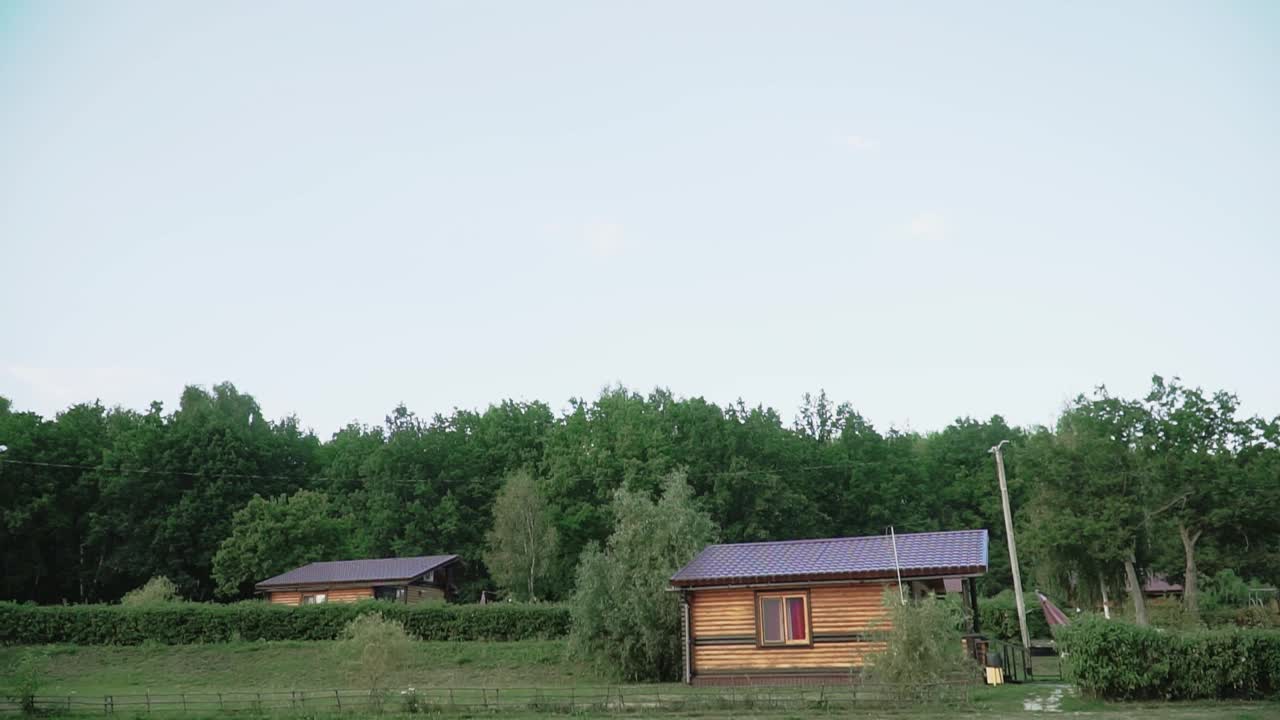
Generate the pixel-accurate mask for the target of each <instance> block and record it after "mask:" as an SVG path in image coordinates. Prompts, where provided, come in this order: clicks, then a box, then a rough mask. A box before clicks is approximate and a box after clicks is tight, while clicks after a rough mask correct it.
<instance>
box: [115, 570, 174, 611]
mask: <svg viewBox="0 0 1280 720" xmlns="http://www.w3.org/2000/svg"><path fill="white" fill-rule="evenodd" d="M181 600H182V597H181V596H179V595H178V586H177V585H174V584H173V581H172V580H170V579H169V578H167V577H165V576H163V575H160V576H158V577H153V578H151V579H150V580H148V581H147V582H146V584H145V585H143V586H142V587H140V588H135V589H133V590H130V591H129V592H127V593H125V594H124V597H122V598H120V604H121V605H146V604H148V603H164V602H179V601H181Z"/></svg>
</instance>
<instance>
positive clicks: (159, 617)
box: [0, 600, 570, 645]
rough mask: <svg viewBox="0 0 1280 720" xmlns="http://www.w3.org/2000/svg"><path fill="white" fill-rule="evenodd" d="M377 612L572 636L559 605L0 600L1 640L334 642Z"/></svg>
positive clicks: (530, 635) (408, 621)
mask: <svg viewBox="0 0 1280 720" xmlns="http://www.w3.org/2000/svg"><path fill="white" fill-rule="evenodd" d="M369 612H380V613H382V615H383V617H385V618H387V619H390V620H398V621H399V622H401V623H403V624H404V626H405V629H406V630H408V631H409V634H411V635H413V636H414V637H416V638H418V639H420V640H526V639H546V638H559V637H564V636H566V635H568V633H569V623H570V620H569V611H568V609H567V608H565V607H563V606H560V605H550V604H537V605H516V604H506V603H504V604H497V605H444V604H438V605H396V604H393V603H388V602H380V601H374V600H371V601H367V602H359V603H350V604H340V603H330V604H325V605H306V606H302V607H287V606H282V605H272V604H270V603H265V602H242V603H235V604H232V605H219V604H214V603H190V602H176V603H156V604H149V605H144V606H134V607H130V606H125V605H50V606H37V605H19V604H16V603H6V602H0V645H38V644H46V643H74V644H77V645H139V644H142V643H144V642H156V643H161V644H165V645H183V644H188V643H211V642H226V641H228V640H236V639H239V640H332V639H334V638H337V637H339V636H340V635H341V633H342V629H343V627H345V626H346V624H347V623H348V622H350V621H351V620H352V619H353V618H355V617H356V616H358V615H362V614H364V613H369Z"/></svg>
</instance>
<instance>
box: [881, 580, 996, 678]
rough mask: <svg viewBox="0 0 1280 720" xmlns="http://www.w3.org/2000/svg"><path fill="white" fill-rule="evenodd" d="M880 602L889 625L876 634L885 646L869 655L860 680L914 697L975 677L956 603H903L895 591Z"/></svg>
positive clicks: (973, 665)
mask: <svg viewBox="0 0 1280 720" xmlns="http://www.w3.org/2000/svg"><path fill="white" fill-rule="evenodd" d="M884 605H885V607H886V608H887V609H888V616H887V618H886V621H885V624H886V625H887V627H886V628H885V629H883V630H877V631H876V633H875V634H876V639H877V641H879V642H882V643H884V647H883V649H881V650H878V651H877V652H874V653H871V654H870V655H868V656H867V665H866V668H865V670H864V671H863V673H862V679H863V680H864V681H866V682H868V683H871V684H875V685H883V686H886V687H890V688H895V690H894V691H893V692H895V693H898V694H900V695H901V697H900V699H902V700H913V699H920V698H927V697H928V695H927V694H924V695H922V694H921V692H920V689H921V688H929V687H936V686H938V685H939V684H942V683H949V682H958V681H972V680H974V679H975V678H976V677H977V673H978V667H977V665H976V664H975V663H974V661H973V659H972V658H970V657H968V656H967V655H966V653H965V652H964V643H963V642H962V639H961V627H962V625H963V623H964V619H963V617H962V614H961V612H960V607H959V605H958V604H955V603H948V602H946V601H945V600H940V599H936V598H933V597H926V598H923V599H920V600H912V601H909V602H907V603H905V604H904V603H902V602H901V601H900V600H899V597H898V594H897V593H896V592H895V591H887V592H886V593H885V595H884Z"/></svg>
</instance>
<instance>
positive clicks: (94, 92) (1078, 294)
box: [0, 0, 1280, 438]
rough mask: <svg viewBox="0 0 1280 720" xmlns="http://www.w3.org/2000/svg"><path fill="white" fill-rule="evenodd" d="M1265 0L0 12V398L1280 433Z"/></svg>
mask: <svg viewBox="0 0 1280 720" xmlns="http://www.w3.org/2000/svg"><path fill="white" fill-rule="evenodd" d="M1278 129H1280V4H1277V3H1274V2H1265V1H1259V2H1214V3H1205V2H1189V3H1186V2H1150V3H1148V2H1136V1H1127V2H1122V3H1114V2H1078V3H1077V2H1072V3H1060V2H1038V3H1027V2H1009V3H1001V2H986V3H977V4H974V3H944V2H926V3H920V2H893V3H889V2H885V3H875V4H872V3H858V2H830V3H827V2H804V1H799V2H773V3H755V2H742V1H741V0H734V1H730V2H712V1H705V2H695V3H689V2H646V3H601V2H580V3H579V2H554V1H548V2H539V3H520V2H465V3H463V2H406V3H395V2H380V3H373V4H369V3H327V2H273V3H255V2H227V3H203V4H201V3H170V2H159V1H155V2H124V1H122V2H112V3H71V2H50V3H46V2H32V1H25V0H11V1H10V2H6V3H4V4H3V5H0V395H3V396H6V397H8V398H10V399H12V400H13V401H14V404H15V406H16V407H17V408H20V409H30V410H35V411H37V412H40V413H42V414H46V415H52V414H54V413H56V412H57V411H58V410H60V409H63V408H65V407H67V406H68V405H70V404H72V403H75V402H81V401H92V400H94V399H98V400H100V401H101V402H103V403H104V404H107V405H117V404H119V405H123V406H126V407H136V408H142V407H145V406H146V405H147V404H148V403H149V402H150V401H152V400H162V401H164V402H165V403H166V406H167V407H170V408H171V407H173V404H174V402H175V401H176V399H177V397H178V396H179V394H180V392H181V389H182V387H183V386H184V385H186V384H201V385H205V386H211V385H213V384H215V383H218V382H221V381H224V380H229V381H231V382H233V383H235V385H236V386H237V387H238V388H239V389H240V390H242V391H244V392H248V393H250V394H252V395H253V396H254V397H256V398H257V399H258V401H259V402H260V404H261V405H262V407H263V410H264V412H265V414H266V415H268V416H269V417H282V416H285V415H288V414H294V413H296V414H297V415H298V417H299V418H300V419H301V420H302V422H303V424H304V425H307V426H310V427H312V428H314V429H315V430H316V432H317V433H318V434H319V435H320V436H321V437H324V438H327V437H329V435H331V434H332V433H333V432H334V431H336V430H337V429H338V428H339V427H341V426H343V425H345V424H347V423H348V422H351V421H355V420H358V421H361V422H366V423H372V424H377V423H380V422H382V420H383V418H384V416H385V415H386V414H387V413H388V412H389V411H390V410H391V409H392V408H393V407H394V406H395V405H396V404H398V403H401V402H403V403H405V404H406V405H408V406H409V408H410V409H412V410H414V411H416V412H417V413H418V414H420V415H428V416H429V415H431V414H434V413H437V412H444V413H447V412H449V411H450V410H451V409H452V408H455V407H462V408H482V407H484V406H486V405H487V404H489V403H491V402H496V401H499V400H502V399H504V398H514V399H517V400H543V401H546V402H548V403H550V404H551V405H552V407H553V408H556V409H562V408H564V407H565V406H566V405H567V403H568V400H569V399H570V398H572V397H593V396H595V395H596V394H598V392H599V391H600V389H601V388H602V387H604V386H606V385H610V384H614V383H623V384H625V385H626V386H628V387H631V388H634V389H637V390H640V391H648V390H650V389H652V388H654V387H656V386H662V387H667V388H670V389H671V390H672V391H673V392H674V393H676V394H677V395H680V396H685V397H693V396H701V397H705V398H706V399H708V400H710V401H714V402H718V403H728V402H733V401H735V400H737V399H738V398H742V399H743V400H745V401H746V402H747V403H748V404H749V405H755V404H764V405H769V406H773V407H775V408H777V409H778V410H779V411H780V412H781V413H782V414H783V416H784V417H785V418H788V419H790V418H791V417H793V416H794V413H795V409H796V407H797V406H798V404H799V401H800V399H801V396H802V395H803V393H805V392H806V391H811V392H816V391H817V390H819V389H822V388H825V389H826V391H827V392H828V394H829V395H830V396H831V397H832V398H833V399H836V400H839V401H849V402H851V403H852V404H853V405H854V407H855V408H856V409H858V410H859V411H860V412H861V413H862V414H863V415H864V416H865V417H867V418H868V419H869V420H871V421H872V422H874V423H875V424H876V425H877V426H878V427H880V428H882V429H884V428H888V427H889V426H894V427H897V428H899V429H908V428H909V429H914V430H919V431H928V430H936V429H941V428H942V427H944V426H945V425H946V424H947V423H949V422H951V421H952V420H953V419H955V418H957V417H960V416H973V417H978V418H985V417H988V416H990V415H992V414H995V413H999V414H1001V415H1003V416H1004V417H1005V418H1007V419H1008V420H1010V421H1011V422H1014V423H1019V424H1047V423H1050V422H1052V420H1053V419H1054V417H1055V416H1056V415H1057V413H1058V412H1059V411H1060V410H1061V409H1062V407H1063V405H1064V403H1065V402H1066V401H1068V400H1069V399H1070V398H1071V397H1073V396H1074V395H1076V394H1078V393H1080V392H1085V391H1088V390H1090V389H1092V388H1094V387H1095V386H1097V385H1099V384H1106V385H1107V386H1108V387H1109V388H1110V389H1111V390H1112V391H1114V392H1118V393H1121V394H1128V395H1140V394H1142V393H1143V392H1144V391H1145V389H1146V387H1147V386H1148V382H1149V379H1150V377H1151V375H1152V374H1153V373H1160V374H1162V375H1165V376H1175V375H1176V376H1179V377H1181V378H1183V380H1185V381H1186V382H1188V383H1190V384H1192V385H1200V386H1203V387H1205V388H1207V389H1218V388H1223V389H1227V390H1231V391H1234V392H1236V393H1238V394H1239V395H1240V397H1241V400H1242V402H1243V406H1244V409H1245V410H1246V411H1248V412H1250V413H1258V414H1262V415H1266V416H1274V415H1276V414H1280V382H1278V381H1277V372H1276V371H1277V369H1278V368H1280V291H1278V289H1277V288H1278V287H1280V282H1278V281H1280V132H1277V130H1278Z"/></svg>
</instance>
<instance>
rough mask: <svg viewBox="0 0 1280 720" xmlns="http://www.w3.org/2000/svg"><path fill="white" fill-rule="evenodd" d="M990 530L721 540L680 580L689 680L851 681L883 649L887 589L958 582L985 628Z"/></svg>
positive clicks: (942, 587) (915, 589)
mask: <svg viewBox="0 0 1280 720" xmlns="http://www.w3.org/2000/svg"><path fill="white" fill-rule="evenodd" d="M986 571H987V531H986V530H958V531H953V532H935V533H913V534H903V535H897V536H896V538H891V537H890V536H888V535H882V536H881V535H877V536H870V537H851V538H835V539H829V540H790V541H785V542H761V543H742V544H737V545H712V546H710V547H708V548H706V549H705V550H703V551H702V552H701V553H700V554H699V555H698V556H697V557H695V558H694V559H693V561H692V562H690V563H689V564H688V565H686V566H685V567H683V568H681V570H680V571H679V572H677V573H676V574H675V575H673V576H672V577H671V587H672V589H674V590H676V591H678V592H679V593H680V596H681V598H682V600H683V607H684V618H683V635H684V651H685V667H684V680H685V682H687V683H690V684H695V685H709V684H744V683H774V684H777V683H785V684H796V683H830V682H849V681H850V679H851V677H852V673H851V672H850V671H851V669H853V668H857V667H860V666H862V665H863V662H864V658H865V656H866V655H867V654H868V653H870V652H874V651H876V650H879V649H881V648H882V647H883V645H882V644H881V643H878V642H875V639H874V637H873V635H872V633H873V632H874V628H873V625H874V624H876V623H877V622H878V621H880V620H882V619H883V618H884V617H885V615H886V612H887V611H886V609H885V607H884V605H883V596H884V594H885V592H886V591H888V590H892V591H894V592H897V588H898V582H897V579H898V577H901V578H902V584H903V585H904V588H903V590H904V591H906V592H907V593H908V594H909V596H920V595H923V594H926V593H943V592H946V590H947V585H948V581H949V580H954V581H958V582H959V583H960V588H961V589H962V590H963V592H964V597H966V598H967V600H968V603H969V607H970V617H971V618H973V619H974V621H973V627H972V630H973V631H974V632H977V630H978V628H977V622H976V613H974V612H973V609H974V608H975V606H976V604H977V593H976V591H975V589H974V586H973V579H974V578H976V577H978V576H979V575H982V574H984V573H985V572H986Z"/></svg>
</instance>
